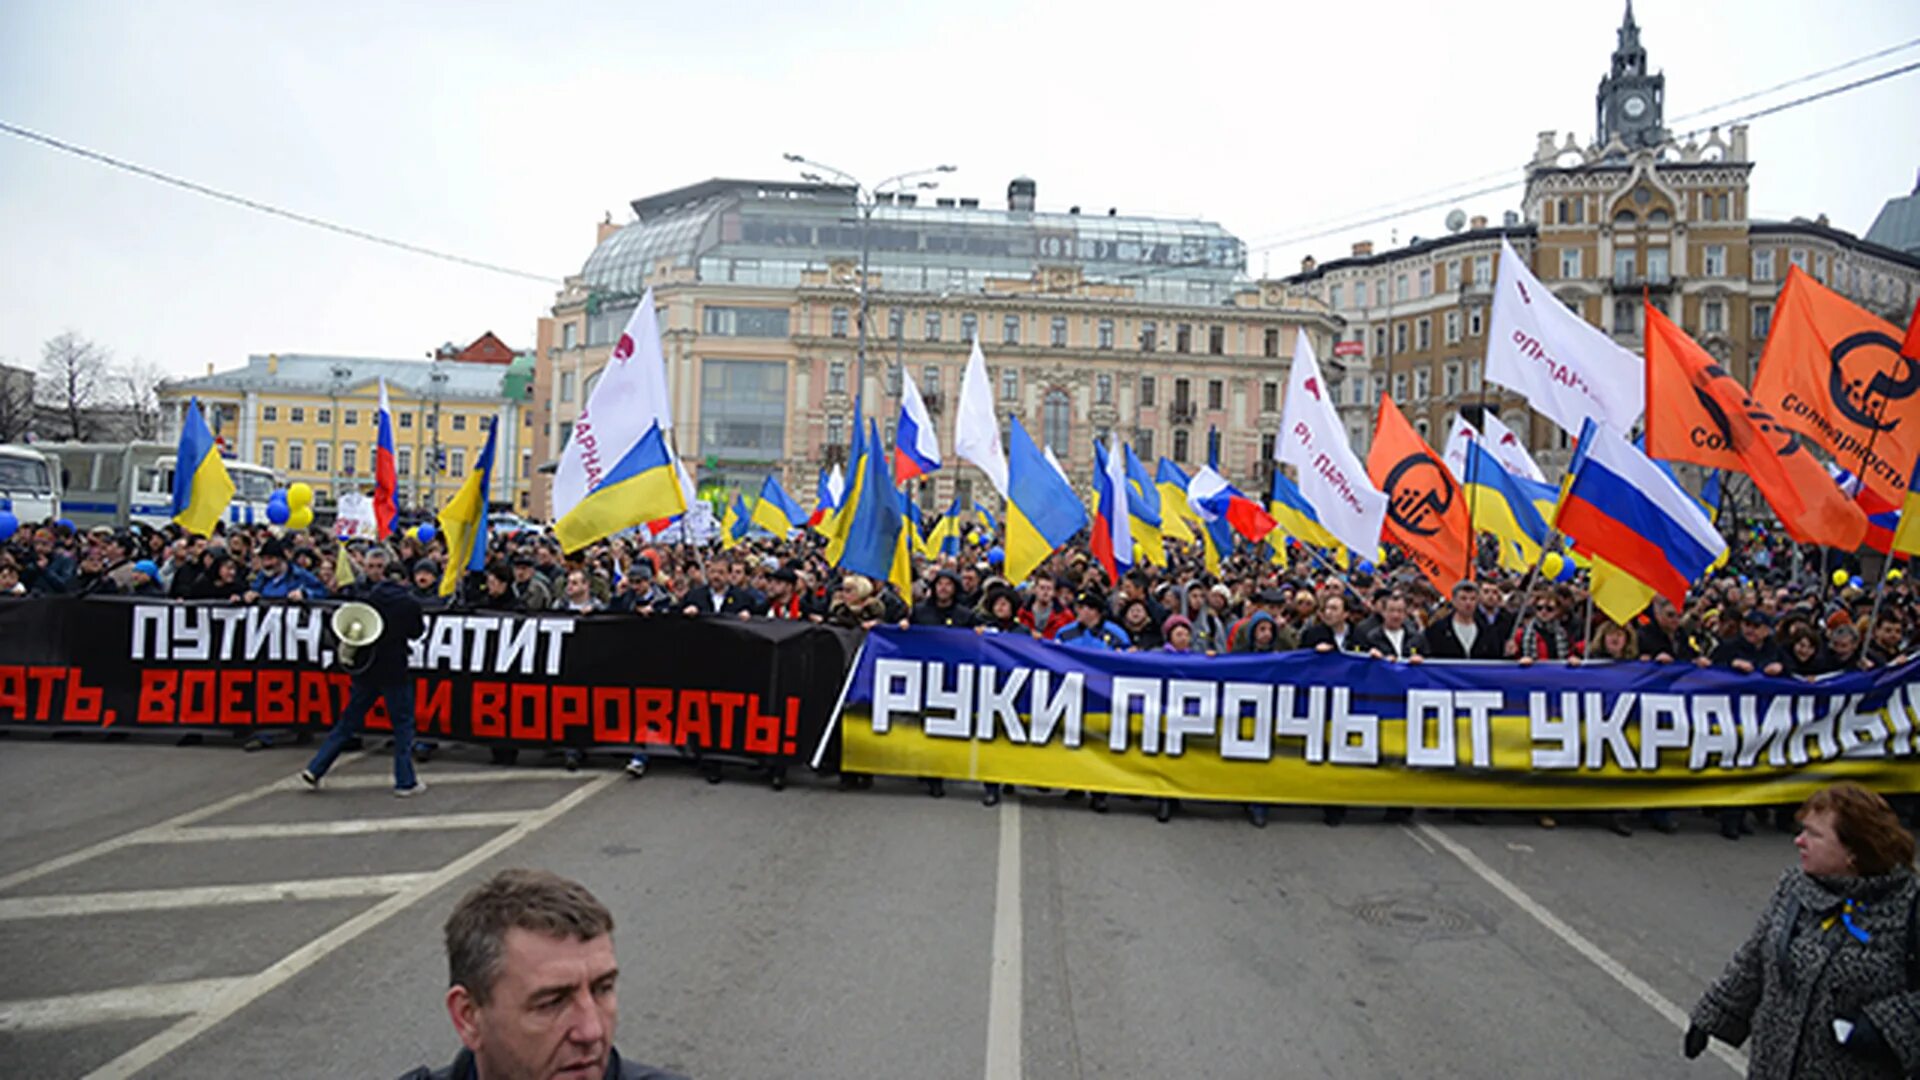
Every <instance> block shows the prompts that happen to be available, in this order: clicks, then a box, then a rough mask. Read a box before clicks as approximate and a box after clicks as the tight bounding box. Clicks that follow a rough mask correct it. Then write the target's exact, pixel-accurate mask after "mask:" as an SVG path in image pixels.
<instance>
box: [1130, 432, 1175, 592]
mask: <svg viewBox="0 0 1920 1080" xmlns="http://www.w3.org/2000/svg"><path fill="white" fill-rule="evenodd" d="M1126 452H1127V487H1129V488H1131V489H1132V490H1130V491H1129V492H1128V493H1127V525H1128V528H1129V529H1130V530H1131V531H1132V532H1133V554H1134V558H1135V560H1136V561H1138V562H1147V563H1152V564H1153V565H1155V566H1165V565H1167V542H1166V539H1165V538H1164V534H1163V532H1162V530H1163V528H1164V527H1165V525H1164V523H1165V521H1166V515H1165V511H1164V510H1163V509H1162V507H1161V505H1160V488H1159V486H1158V485H1156V484H1155V483H1154V480H1153V477H1151V476H1149V475H1147V467H1146V466H1145V465H1143V464H1141V462H1140V458H1139V456H1138V455H1136V454H1135V453H1134V452H1133V444H1132V443H1128V444H1127V450H1126Z"/></svg>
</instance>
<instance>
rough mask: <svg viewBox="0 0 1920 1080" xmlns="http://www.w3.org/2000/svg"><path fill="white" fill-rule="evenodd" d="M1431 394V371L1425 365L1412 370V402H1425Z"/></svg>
mask: <svg viewBox="0 0 1920 1080" xmlns="http://www.w3.org/2000/svg"><path fill="white" fill-rule="evenodd" d="M1432 394H1433V369H1432V368H1430V367H1428V366H1427V365H1425V364H1422V365H1420V366H1419V367H1417V368H1414V369H1413V400H1415V401H1425V400H1427V398H1428V397H1430V396H1432Z"/></svg>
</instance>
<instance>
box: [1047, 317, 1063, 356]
mask: <svg viewBox="0 0 1920 1080" xmlns="http://www.w3.org/2000/svg"><path fill="white" fill-rule="evenodd" d="M1047 330H1048V335H1049V336H1048V339H1047V340H1048V342H1049V343H1050V344H1052V346H1053V347H1054V348H1056V349H1064V348H1066V347H1067V317H1066V316H1065V315H1055V316H1054V317H1053V322H1052V323H1051V324H1050V325H1049V326H1048V328H1047Z"/></svg>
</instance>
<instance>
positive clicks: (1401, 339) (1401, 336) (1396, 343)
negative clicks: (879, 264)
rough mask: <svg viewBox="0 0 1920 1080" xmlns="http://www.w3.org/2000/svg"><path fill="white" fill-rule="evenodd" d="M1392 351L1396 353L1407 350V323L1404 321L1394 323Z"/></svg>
mask: <svg viewBox="0 0 1920 1080" xmlns="http://www.w3.org/2000/svg"><path fill="white" fill-rule="evenodd" d="M1393 351H1394V352H1395V353H1396V354H1397V353H1403V352H1406V351H1407V324H1406V323H1395V324H1394V326H1393Z"/></svg>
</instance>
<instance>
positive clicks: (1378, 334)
mask: <svg viewBox="0 0 1920 1080" xmlns="http://www.w3.org/2000/svg"><path fill="white" fill-rule="evenodd" d="M1373 355H1375V356H1385V355H1387V328H1386V327H1384V326H1376V327H1374V328H1373Z"/></svg>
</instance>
